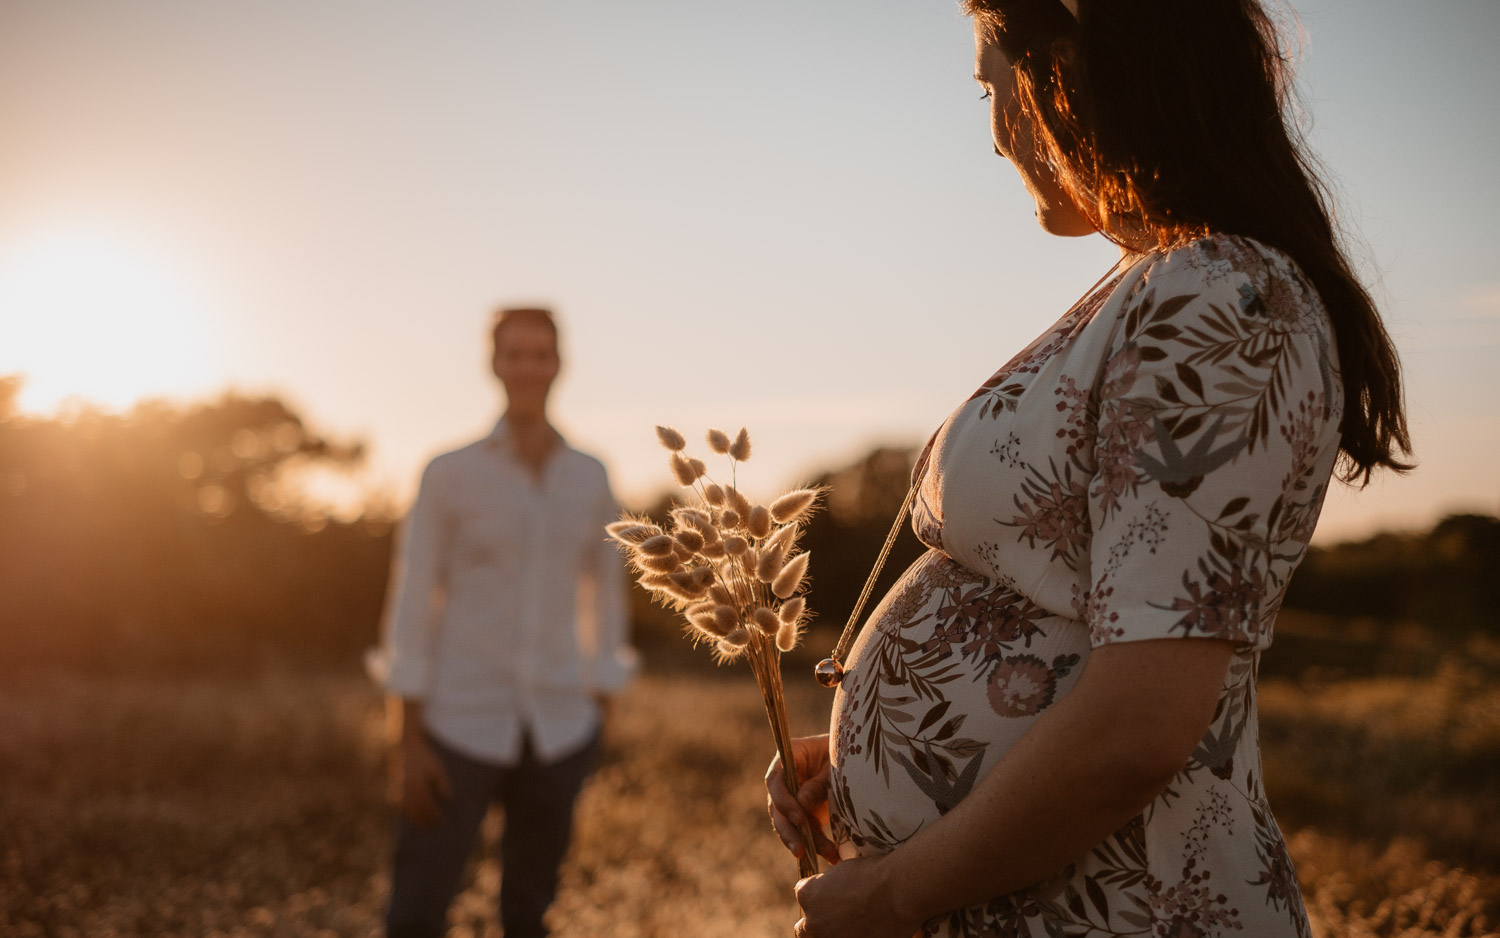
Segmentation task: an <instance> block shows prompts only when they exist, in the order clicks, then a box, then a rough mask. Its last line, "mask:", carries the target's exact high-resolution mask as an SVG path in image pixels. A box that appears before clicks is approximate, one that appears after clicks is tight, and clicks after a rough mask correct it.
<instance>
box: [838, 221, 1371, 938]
mask: <svg viewBox="0 0 1500 938" xmlns="http://www.w3.org/2000/svg"><path fill="white" fill-rule="evenodd" d="M1342 408H1343V399H1342V393H1341V384H1340V382H1339V379H1338V374H1337V362H1336V361H1335V351H1334V346H1333V342H1332V333H1331V327H1330V325H1329V322H1328V317H1327V315H1326V313H1325V311H1324V309H1323V307H1322V304H1321V302H1320V301H1319V299H1318V298H1317V295H1316V293H1315V292H1314V291H1313V289H1312V287H1311V285H1310V284H1309V283H1308V281H1307V280H1306V278H1305V277H1304V276H1303V274H1302V273H1301V272H1300V271H1299V270H1298V269H1297V267H1296V266H1295V264H1294V263H1292V262H1291V261H1290V260H1289V259H1288V258H1287V257H1286V256H1285V255H1283V254H1281V253H1280V252H1278V251H1275V250H1273V249H1270V248H1268V247H1266V246H1264V245H1261V244H1259V243H1258V242H1255V241H1251V240H1249V239H1245V238H1238V237H1229V236H1221V235H1216V236H1212V237H1209V238H1204V239H1201V240H1198V241H1194V242H1191V243H1190V244H1188V245H1186V246H1184V247H1181V248H1178V249H1175V250H1172V251H1170V252H1168V253H1165V254H1160V253H1159V254H1155V255H1152V256H1149V257H1147V258H1145V259H1143V260H1141V261H1139V262H1137V263H1136V264H1135V265H1134V266H1132V267H1131V268H1130V269H1129V270H1127V271H1125V272H1123V273H1121V274H1119V275H1118V276H1116V277H1115V278H1114V279H1113V280H1112V281H1110V282H1109V283H1108V284H1106V285H1105V286H1103V287H1101V288H1100V289H1098V290H1096V291H1095V292H1094V293H1093V294H1092V295H1091V296H1090V297H1089V298H1088V299H1086V300H1085V301H1083V302H1081V303H1080V304H1079V305H1078V306H1076V307H1074V308H1073V309H1072V310H1070V311H1069V312H1068V313H1067V315H1065V316H1064V317H1063V318H1062V319H1061V320H1059V321H1058V323H1057V324H1056V325H1055V326H1053V327H1052V328H1051V329H1049V330H1048V331H1047V333H1046V334H1044V335H1043V336H1041V337H1040V338H1039V339H1037V340H1036V341H1035V342H1033V343H1032V344H1031V345H1030V346H1029V347H1027V348H1026V349H1025V350H1023V351H1022V352H1021V353H1020V354H1019V355H1017V356H1016V357H1015V358H1014V359H1012V360H1011V361H1010V362H1009V363H1008V364H1006V365H1005V367H1003V368H1002V369H1001V370H1000V371H999V372H998V373H996V374H995V376H994V377H992V378H990V379H989V380H988V381H986V382H985V383H984V385H983V386H982V387H981V388H980V389H979V390H978V391H977V392H976V393H975V394H974V396H973V397H971V398H970V399H969V400H968V401H967V402H966V403H965V404H964V405H963V406H961V407H959V408H958V410H956V411H954V413H953V414H952V415H951V416H950V417H949V418H948V420H947V421H946V422H945V423H944V424H943V425H942V427H941V428H940V429H939V430H938V432H937V433H936V435H935V436H934V437H933V441H932V443H931V444H929V450H928V453H927V454H926V455H925V457H924V459H923V461H922V462H921V463H920V464H919V467H918V480H919V488H918V497H917V498H916V500H915V502H914V504H915V508H914V509H913V526H914V527H915V529H916V531H917V534H918V536H919V537H920V538H921V539H922V541H923V542H924V543H926V544H927V545H928V547H930V548H931V549H930V550H929V551H928V552H927V553H926V554H924V555H923V556H922V557H921V558H919V559H918V560H917V562H916V563H914V564H913V565H912V566H911V567H910V568H909V569H908V570H907V571H906V572H905V574H904V575H903V576H902V577H901V579H900V581H899V582H898V583H897V584H896V586H895V587H893V588H892V589H891V591H890V592H889V593H888V594H887V595H886V597H885V598H884V600H883V601H882V602H881V604H880V605H879V606H878V607H877V608H876V609H875V610H874V611H873V612H872V613H871V615H870V618H869V620H868V621H867V623H866V625H865V628H864V630H863V632H862V634H861V635H860V638H859V641H858V642H857V643H856V645H855V647H854V649H853V651H852V652H851V655H850V659H849V667H848V673H847V675H846V677H845V680H844V683H843V684H842V686H841V687H840V689H839V694H838V699H837V701H836V702H835V705H834V715H833V726H832V732H831V736H830V749H831V751H832V758H833V787H832V794H831V803H832V811H833V816H834V832H835V837H836V838H837V839H839V840H841V841H842V843H843V849H845V850H846V852H847V851H852V852H854V853H857V854H860V855H869V854H876V853H883V852H886V851H889V850H892V849H894V848H895V847H896V846H898V845H900V844H901V843H902V842H904V841H905V840H907V839H908V838H910V837H911V836H912V835H914V834H916V833H917V832H918V831H919V830H921V829H922V828H923V827H924V826H925V825H927V824H929V823H931V822H932V821H934V820H936V819H937V818H938V817H939V816H941V815H942V814H944V813H946V812H947V811H948V810H949V809H951V808H952V807H953V806H954V805H955V804H957V803H958V802H959V801H960V800H962V799H963V798H964V797H965V796H966V795H967V794H968V793H969V791H970V790H971V789H972V788H973V786H974V784H975V782H976V781H977V780H978V779H979V778H981V777H982V776H983V775H984V774H985V773H986V772H988V771H989V770H990V769H992V768H993V767H994V766H995V765H996V764H997V763H998V762H999V761H1000V760H1001V759H1002V758H1004V756H1005V753H1006V752H1007V751H1008V750H1009V749H1010V747H1011V746H1013V745H1014V744H1015V742H1016V740H1017V739H1019V738H1020V736H1021V735H1022V734H1023V733H1025V732H1026V731H1027V730H1028V729H1029V728H1030V727H1031V725H1032V724H1033V723H1034V722H1035V721H1036V719H1037V718H1038V716H1039V715H1040V714H1041V713H1042V712H1044V711H1045V710H1046V709H1047V708H1048V707H1050V706H1052V705H1053V704H1054V703H1056V702H1057V701H1058V700H1060V699H1061V698H1062V697H1063V696H1065V695H1066V694H1067V693H1068V692H1069V691H1070V690H1071V689H1072V687H1073V686H1074V684H1075V683H1076V681H1077V679H1078V676H1079V674H1080V672H1081V671H1082V670H1083V668H1084V666H1085V665H1086V664H1087V663H1088V658H1089V655H1090V653H1091V650H1092V649H1094V648H1097V647H1099V646H1100V645H1105V644H1109V643H1113V642H1131V641H1141V640H1143V639H1161V638H1178V637H1180V638H1191V637H1210V638H1220V639H1229V640H1231V641H1233V642H1235V643H1236V649H1237V650H1236V654H1235V656H1234V658H1233V659H1232V663H1231V665H1230V667H1229V669H1228V672H1227V673H1226V674H1225V677H1224V687H1223V691H1222V694H1221V696H1220V699H1219V706H1218V709H1217V711H1216V713H1215V714H1214V717H1213V723H1212V725H1211V726H1210V728H1209V731H1208V733H1207V734H1206V735H1205V736H1204V737H1203V739H1202V741H1201V742H1200V744H1199V745H1198V747H1197V749H1196V750H1195V751H1194V752H1193V755H1192V757H1191V759H1190V760H1189V762H1188V763H1187V764H1186V765H1185V766H1183V768H1182V770H1181V771H1180V772H1179V773H1178V774H1177V776H1176V778H1175V779H1174V780H1173V782H1172V783H1171V785H1170V787H1169V788H1168V789H1167V790H1166V791H1165V792H1163V793H1162V794H1161V795H1160V796H1159V797H1158V798H1156V800H1155V801H1153V802H1152V803H1151V804H1150V805H1149V806H1147V808H1146V809H1145V810H1144V811H1142V812H1141V814H1140V815H1138V816H1137V817H1136V818H1134V819H1133V820H1132V821H1131V822H1130V823H1128V824H1127V825H1125V826H1124V827H1123V828H1121V829H1120V830H1119V831H1116V832H1115V833H1114V834H1112V835H1110V836H1109V837H1108V838H1107V839H1105V840H1104V841H1103V842H1101V843H1099V844H1098V845H1097V846H1095V847H1094V848H1092V849H1091V850H1089V851H1088V852H1087V853H1086V854H1085V855H1083V856H1080V857H1079V858H1077V860H1076V861H1075V862H1074V863H1072V864H1070V865H1069V866H1068V867H1067V868H1066V869H1064V870H1063V871H1061V873H1060V874H1059V875H1058V876H1056V877H1053V878H1051V879H1049V880H1047V881H1045V882H1043V883H1040V884H1038V885H1036V886H1034V887H1031V888H1029V889H1026V890H1022V891H1020V892H1016V893H1012V894H1009V895H1003V896H997V897H996V898H995V899H993V900H992V901H990V902H988V903H986V904H984V905H981V906H974V907H971V908H965V909H961V910H958V911H956V912H954V913H952V914H950V915H946V916H942V917H939V918H938V919H935V920H933V921H931V922H929V923H928V924H927V926H926V927H925V930H924V934H926V935H934V936H936V935H943V936H960V935H962V936H980V935H985V936H1012V935H1014V936H1029V935H1034V936H1061V935H1067V936H1088V938H1093V936H1111V935H1141V936H1145V935H1154V936H1171V938H1189V936H1219V935H1244V936H1246V938H1250V936H1255V938H1264V936H1282V935H1285V936H1298V938H1306V936H1307V935H1308V934H1309V928H1308V924H1307V918H1306V915H1305V912H1304V910H1303V906H1302V900H1301V897H1300V895H1299V893H1298V889H1297V882H1296V877H1295V875H1294V874H1293V871H1292V867H1291V863H1290V861H1289V860H1288V858H1287V853H1286V847H1285V845H1284V843H1283V841H1282V837H1281V834H1280V832H1279V831H1278V830H1277V827H1276V824H1275V822H1274V821H1273V820H1272V818H1271V814H1270V811H1269V809H1268V808H1267V805H1266V799H1265V793H1264V790H1263V788H1262V784H1261V770H1260V752H1259V746H1258V741H1257V735H1258V730H1257V720H1256V697H1255V672H1256V665H1257V662H1258V659H1259V656H1260V653H1261V652H1262V651H1263V650H1264V649H1265V648H1267V647H1268V646H1269V645H1270V643H1271V630H1272V624H1273V622H1274V620H1275V617H1276V611H1277V609H1278V607H1279V606H1280V604H1281V598H1282V596H1283V594H1284V592H1285V590H1286V585H1287V580H1288V578H1289V577H1290V576H1291V573H1292V571H1293V569H1294V568H1295V567H1296V566H1297V563H1298V562H1299V561H1300V559H1301V558H1302V555H1303V552H1304V551H1305V549H1306V546H1307V542H1308V539H1309V538H1310V537H1311V535H1312V531H1313V525H1314V523H1315V522H1316V520H1317V516H1318V511H1319V508H1320V507H1321V505H1322V502H1323V496H1324V493H1325V491H1326V489H1327V485H1328V480H1329V477H1330V475H1331V472H1332V469H1333V465H1334V461H1335V458H1336V456H1337V454H1338V441H1339V433H1338V426H1339V419H1340V416H1341V413H1342ZM1018 847H1020V848H1022V849H1024V845H1018Z"/></svg>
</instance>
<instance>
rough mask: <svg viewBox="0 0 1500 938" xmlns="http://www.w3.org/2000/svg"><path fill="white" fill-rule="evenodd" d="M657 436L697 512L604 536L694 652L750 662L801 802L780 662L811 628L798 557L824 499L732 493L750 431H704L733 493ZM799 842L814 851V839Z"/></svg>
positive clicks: (669, 434) (678, 444)
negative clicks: (683, 630)
mask: <svg viewBox="0 0 1500 938" xmlns="http://www.w3.org/2000/svg"><path fill="white" fill-rule="evenodd" d="M656 436H657V438H658V439H659V440H660V441H661V443H662V445H663V446H665V447H666V448H667V449H668V450H670V451H671V453H672V455H671V457H670V465H671V467H672V474H673V475H674V476H675V477H676V478H677V481H678V482H679V483H680V484H681V485H682V486H683V487H684V488H686V489H688V490H690V491H691V492H693V494H694V495H696V496H697V498H696V501H695V503H694V504H687V505H676V506H674V507H673V508H672V510H671V512H670V518H669V520H668V522H667V525H666V527H663V526H661V525H658V524H655V523H653V522H652V521H651V520H650V519H647V518H638V517H633V516H629V515H627V516H625V517H623V518H621V520H619V521H616V522H614V523H613V524H610V525H609V526H608V528H607V530H608V531H609V535H610V537H612V538H614V539H615V541H616V542H618V543H619V545H620V546H621V548H622V549H623V550H624V551H625V553H626V555H627V556H628V557H629V559H630V564H631V566H632V567H633V568H634V569H636V570H637V571H638V572H639V573H640V580H639V582H640V584H641V585H642V586H644V587H645V588H646V589H647V590H649V591H650V592H651V594H652V596H653V597H654V598H655V599H656V600H657V601H659V602H661V603H662V604H663V605H665V606H668V607H669V608H672V609H676V610H679V611H681V612H682V613H683V614H684V615H685V616H686V617H687V634H688V636H689V637H690V638H691V639H692V640H693V641H694V643H704V644H709V645H711V646H712V648H713V652H714V654H715V656H716V657H718V658H719V660H720V661H721V662H722V661H732V660H735V659H738V658H745V659H746V660H748V661H749V662H750V670H751V671H752V672H753V673H754V674H755V681H756V683H757V684H758V685H759V686H760V693H761V697H762V698H763V700H764V702H765V706H766V716H767V718H768V719H769V720H770V722H771V732H772V734H773V735H774V736H775V738H776V751H777V752H778V753H779V754H780V755H781V764H782V766H783V767H784V769H785V772H786V781H787V787H788V788H789V789H790V790H791V792H792V793H793V794H796V792H797V788H798V784H799V783H798V779H797V766H796V762H795V761H794V760H793V758H792V752H791V734H790V731H789V730H788V727H787V717H786V700H785V697H784V696H783V694H782V688H781V652H784V651H791V650H792V649H793V648H795V647H796V646H797V641H798V639H799V638H800V637H801V635H802V630H803V628H804V626H805V617H806V612H807V605H806V601H805V600H804V599H803V597H802V595H801V593H802V590H803V587H804V585H805V584H806V581H807V565H808V560H809V558H810V557H811V554H808V553H799V552H798V551H797V535H798V534H799V533H800V524H801V522H802V521H803V520H804V519H805V518H806V517H807V516H808V513H809V512H810V511H811V510H812V509H813V506H814V505H815V503H816V502H817V501H818V499H819V497H821V496H822V494H823V493H822V490H820V489H816V488H803V489H795V490H793V491H791V492H788V493H786V494H785V495H783V496H781V497H780V498H778V499H776V500H775V501H773V502H771V504H770V505H769V506H767V505H760V504H755V503H752V502H751V501H750V500H749V499H748V498H746V497H745V496H744V495H743V494H741V492H740V491H739V489H738V488H737V487H736V475H737V473H736V470H737V469H738V466H739V464H740V463H742V462H744V461H746V460H747V459H749V458H750V434H749V433H748V432H746V431H745V430H744V429H741V430H740V432H739V434H738V435H736V436H735V437H734V438H733V439H730V437H729V435H728V434H727V433H724V432H723V431H722V430H709V431H708V446H709V448H710V449H712V450H713V451H714V452H715V453H718V454H720V455H722V456H727V457H728V458H729V473H730V476H729V484H728V485H720V484H718V483H716V482H714V481H713V480H712V479H711V478H710V477H709V475H708V470H707V466H706V465H705V464H704V463H703V461H702V460H701V459H696V458H694V457H692V456H688V455H686V454H685V453H684V450H685V449H686V448H687V440H686V439H684V438H683V436H682V434H681V433H678V432H677V431H676V430H674V429H672V428H670V427H657V428H656ZM803 838H804V839H805V840H806V842H807V843H809V844H811V843H812V842H813V838H812V835H811V832H809V831H806V830H804V831H803ZM799 864H800V867H801V874H802V875H803V876H811V875H813V874H815V873H817V872H818V860H817V854H816V853H815V852H814V851H812V850H808V851H807V852H806V853H805V854H804V855H803V856H802V858H801V859H800V861H799Z"/></svg>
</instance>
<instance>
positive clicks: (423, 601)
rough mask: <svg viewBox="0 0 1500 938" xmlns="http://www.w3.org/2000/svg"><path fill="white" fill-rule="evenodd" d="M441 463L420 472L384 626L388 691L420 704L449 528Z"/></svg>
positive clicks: (428, 677) (432, 653)
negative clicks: (420, 477)
mask: <svg viewBox="0 0 1500 938" xmlns="http://www.w3.org/2000/svg"><path fill="white" fill-rule="evenodd" d="M441 476H442V467H441V464H440V463H439V462H438V461H436V460H434V461H433V462H432V463H431V464H429V465H428V467H427V469H426V471H425V472H423V473H422V482H421V485H420V486H419V487H418V490H417V498H416V501H415V502H413V503H412V507H411V512H410V513H409V514H408V515H407V517H406V521H405V523H404V524H403V525H402V528H401V534H400V537H399V538H398V543H397V548H396V553H395V558H394V560H393V562H392V565H391V587H390V589H391V595H390V597H389V599H388V601H387V604H386V614H385V623H384V629H383V632H384V648H383V653H384V658H385V661H384V668H383V670H384V672H385V673H384V675H383V680H384V683H385V687H386V690H388V691H389V692H390V693H392V694H396V695H398V696H401V697H409V698H415V699H422V698H425V697H426V696H427V693H428V691H429V690H430V689H431V687H432V672H433V661H434V658H435V657H436V648H435V645H436V638H437V620H438V615H439V613H440V611H441V607H442V599H443V595H442V590H443V588H444V587H445V585H446V580H447V572H448V562H449V552H450V550H449V545H450V541H451V538H450V533H451V526H450V523H449V519H448V513H447V511H446V510H445V509H444V506H443V494H444V486H443V483H442V481H441Z"/></svg>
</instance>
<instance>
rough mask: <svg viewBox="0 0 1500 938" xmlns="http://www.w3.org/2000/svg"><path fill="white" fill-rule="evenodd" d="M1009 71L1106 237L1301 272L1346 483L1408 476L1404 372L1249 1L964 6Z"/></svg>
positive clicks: (1280, 59) (1020, 1)
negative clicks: (1336, 385)
mask: <svg viewBox="0 0 1500 938" xmlns="http://www.w3.org/2000/svg"><path fill="white" fill-rule="evenodd" d="M962 4H963V9H964V12H966V13H967V14H969V15H970V16H972V17H974V20H975V22H976V24H977V25H978V27H979V29H980V34H981V36H984V37H985V38H986V39H988V41H990V42H991V43H993V44H995V45H997V46H998V47H999V48H1000V50H1001V51H1002V52H1004V53H1005V56H1006V58H1007V59H1009V60H1010V62H1011V67H1012V69H1013V70H1014V75H1015V89H1016V98H1017V101H1018V103H1019V105H1020V107H1021V109H1022V112H1023V114H1024V115H1025V116H1026V117H1028V118H1029V119H1030V120H1031V122H1032V123H1033V124H1034V125H1035V126H1036V128H1037V134H1036V137H1037V141H1038V142H1037V145H1038V146H1039V147H1040V148H1042V150H1043V151H1044V152H1043V153H1042V154H1041V155H1042V156H1043V157H1045V158H1046V159H1048V160H1050V161H1051V162H1052V164H1053V165H1054V166H1057V167H1058V168H1059V173H1058V175H1059V179H1060V180H1061V182H1062V183H1063V185H1064V186H1065V187H1066V188H1067V190H1068V192H1069V194H1070V195H1071V196H1072V197H1073V199H1074V201H1075V202H1076V203H1077V204H1078V205H1079V207H1080V208H1081V209H1082V210H1083V212H1084V214H1085V215H1086V216H1087V217H1088V218H1089V220H1090V221H1091V222H1093V223H1094V225H1095V226H1096V227H1098V228H1099V229H1100V230H1101V231H1109V230H1111V229H1114V228H1117V227H1118V226H1120V225H1122V224H1123V225H1124V226H1126V227H1129V228H1134V229H1136V230H1139V229H1141V228H1142V227H1144V229H1145V230H1146V231H1147V232H1149V234H1150V236H1152V237H1154V238H1155V239H1156V241H1157V243H1158V245H1159V246H1160V247H1162V248H1167V247H1170V246H1172V245H1174V244H1180V243H1182V242H1183V241H1186V240H1188V239H1191V238H1195V237H1201V236H1203V235H1205V234H1208V233H1210V232H1221V233H1225V234H1235V235H1243V236H1246V237H1250V238H1254V239H1255V240H1257V241H1260V242H1262V243H1264V244H1268V245H1271V246H1272V247H1275V248H1279V249H1280V250H1281V251H1283V252H1285V253H1286V254H1287V255H1288V256H1289V257H1291V258H1292V259H1293V260H1295V261H1296V262H1297V265H1298V266H1299V267H1301V268H1302V271H1303V273H1304V274H1306V276H1307V277H1308V279H1309V280H1310V281H1311V282H1312V284H1313V286H1314V288H1315V289H1316V290H1317V291H1318V294H1319V296H1321V297H1322V300H1323V305H1324V306H1325V307H1326V308H1327V310H1328V314H1329V317H1330V319H1331V320H1332V322H1333V331H1334V336H1335V340H1336V343H1337V346H1338V354H1339V370H1340V373H1341V376H1342V379H1343V385H1344V416H1343V420H1342V422H1341V423H1340V425H1339V434H1340V441H1339V445H1340V465H1339V477H1340V478H1341V479H1343V480H1344V481H1346V482H1350V483H1356V482H1357V483H1359V484H1361V485H1363V484H1366V483H1368V482H1369V480H1370V475H1371V473H1372V472H1374V470H1375V469H1376V468H1377V467H1381V466H1384V467H1387V468H1390V469H1395V470H1397V471H1406V470H1408V469H1410V468H1412V465H1413V464H1412V463H1411V462H1410V461H1408V460H1405V459H1403V458H1402V457H1403V456H1409V455H1410V454H1411V438H1410V435H1409V434H1408V432H1407V426H1406V415H1405V411H1404V406H1403V403H1402V395H1401V366H1400V362H1399V361H1398V360H1397V357H1396V351H1395V348H1394V347H1393V346H1392V344H1391V339H1390V336H1389V335H1388V334H1387V333H1386V331H1385V326H1384V325H1382V323H1381V321H1380V314H1379V312H1378V311H1377V310H1376V308H1375V304H1374V302H1373V301H1372V300H1371V298H1370V295H1369V293H1368V292H1367V291H1366V290H1365V288H1364V287H1363V286H1362V285H1361V284H1360V283H1359V281H1358V279H1356V278H1355V276H1354V272H1353V271H1352V270H1351V268H1350V265H1349V262H1348V259H1347V258H1346V257H1345V254H1344V251H1343V250H1342V249H1341V247H1340V244H1339V238H1338V235H1337V233H1336V232H1335V230H1334V226H1333V223H1332V221H1331V212H1330V209H1329V205H1330V201H1331V200H1330V199H1329V197H1328V193H1327V189H1326V187H1325V186H1324V185H1323V183H1322V182H1321V181H1320V180H1319V179H1318V175H1317V173H1316V171H1315V168H1314V166H1313V163H1312V161H1311V159H1310V158H1309V157H1308V155H1307V153H1306V151H1305V149H1304V146H1303V142H1302V140H1301V138H1300V135H1299V134H1298V133H1297V131H1296V129H1295V127H1294V126H1293V125H1292V124H1290V123H1289V122H1288V120H1287V119H1286V112H1287V106H1288V103H1289V102H1288V98H1289V94H1290V91H1289V85H1290V80H1289V79H1290V69H1289V67H1288V61H1289V57H1288V56H1287V55H1286V53H1285V51H1284V49H1283V47H1282V44H1281V42H1280V39H1279V37H1278V34H1277V30H1276V28H1275V24H1274V23H1273V22H1272V21H1271V19H1270V17H1269V16H1268V15H1267V14H1266V11H1265V10H1264V9H1263V8H1262V7H1261V5H1260V4H1259V3H1258V2H1256V0H1133V2H1129V3H1126V2H1122V0H1097V2H1096V0H1080V2H1079V11H1078V12H1079V15H1078V18H1076V19H1075V18H1074V17H1073V15H1072V14H1071V13H1069V12H1068V9H1067V8H1066V7H1064V6H1063V4H1062V3H1061V0H962Z"/></svg>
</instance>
